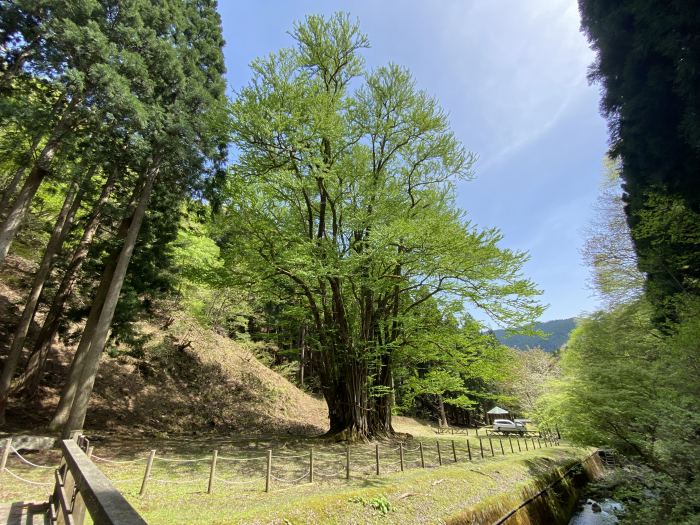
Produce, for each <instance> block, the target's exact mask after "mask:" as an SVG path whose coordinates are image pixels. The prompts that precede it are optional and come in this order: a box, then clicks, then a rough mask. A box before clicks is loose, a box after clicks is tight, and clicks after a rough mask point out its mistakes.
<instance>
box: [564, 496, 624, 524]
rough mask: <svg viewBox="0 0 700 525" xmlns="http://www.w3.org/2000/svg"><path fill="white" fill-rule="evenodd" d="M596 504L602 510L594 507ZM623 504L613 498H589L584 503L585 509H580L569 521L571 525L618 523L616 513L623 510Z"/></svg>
mask: <svg viewBox="0 0 700 525" xmlns="http://www.w3.org/2000/svg"><path fill="white" fill-rule="evenodd" d="M596 505H598V506H599V507H600V512H595V511H594V510H593V509H594V508H596ZM622 510H623V509H622V504H620V503H618V502H617V501H614V500H611V499H603V500H600V501H594V500H592V499H589V500H588V501H586V503H584V504H583V509H582V510H578V511H577V512H576V513H575V514H574V515H573V516H572V517H571V520H570V521H569V525H609V524H612V523H618V521H619V520H618V519H617V516H615V514H616V513H620V512H621V511H622Z"/></svg>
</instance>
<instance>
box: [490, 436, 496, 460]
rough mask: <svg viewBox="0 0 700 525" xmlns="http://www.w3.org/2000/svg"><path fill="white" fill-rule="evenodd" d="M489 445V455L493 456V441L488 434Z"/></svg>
mask: <svg viewBox="0 0 700 525" xmlns="http://www.w3.org/2000/svg"><path fill="white" fill-rule="evenodd" d="M489 447H491V457H493V456H495V455H496V454H494V452H493V441H491V436H489Z"/></svg>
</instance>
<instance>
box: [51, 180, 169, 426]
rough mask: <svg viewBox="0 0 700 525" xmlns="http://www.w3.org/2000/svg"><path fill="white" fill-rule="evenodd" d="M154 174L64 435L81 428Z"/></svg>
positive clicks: (136, 216) (134, 219)
mask: <svg viewBox="0 0 700 525" xmlns="http://www.w3.org/2000/svg"><path fill="white" fill-rule="evenodd" d="M157 175H158V168H153V170H152V171H151V172H150V173H149V174H148V178H147V179H146V181H145V184H144V187H143V191H142V192H141V195H140V197H139V201H138V204H137V206H136V209H135V210H134V214H133V217H132V221H131V225H130V226H129V231H128V232H127V234H126V238H125V239H124V245H123V247H122V249H121V252H120V253H119V257H118V258H117V263H116V266H115V268H114V274H113V276H112V277H111V279H109V288H108V290H107V294H106V297H105V301H104V305H103V307H102V308H101V312H100V316H99V319H98V321H97V323H96V325H95V331H94V334H92V337H91V338H90V344H89V352H88V353H87V355H86V356H85V359H84V362H83V366H82V371H81V374H80V380H79V389H78V391H77V392H76V393H75V398H74V399H73V404H72V406H71V410H70V415H69V416H68V421H66V424H65V425H64V426H63V432H62V434H63V436H64V438H67V437H68V436H70V433H71V431H72V430H79V429H82V428H83V424H84V422H85V414H86V413H87V407H88V402H89V401H90V396H91V394H92V388H93V386H94V384H95V376H96V375H97V369H98V368H99V363H100V356H101V355H102V350H103V349H104V346H105V343H106V342H107V337H108V335H109V329H110V327H111V325H112V318H113V317H114V311H115V309H116V307H117V302H118V301H119V294H120V293H121V288H122V285H123V284H124V277H125V276H126V271H127V268H128V266H129V261H130V260H131V255H132V253H133V251H134V246H135V244H136V239H137V237H138V234H139V230H140V229H141V224H142V222H143V217H144V215H145V213H146V207H147V206H148V200H149V198H150V195H151V190H152V189H153V183H154V181H155V179H156V176H157ZM86 337H87V336H86V334H83V338H82V339H85V338H86ZM82 339H81V344H82Z"/></svg>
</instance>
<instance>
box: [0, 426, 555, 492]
mask: <svg viewBox="0 0 700 525" xmlns="http://www.w3.org/2000/svg"><path fill="white" fill-rule="evenodd" d="M475 439H476V440H478V444H477V445H474V444H472V443H470V441H469V440H467V441H466V443H460V444H459V446H458V444H457V443H456V442H455V440H451V442H443V443H441V442H440V441H439V440H436V441H434V442H422V441H421V442H418V445H417V446H412V447H407V446H406V443H399V445H398V446H395V447H394V446H389V447H386V446H384V447H382V446H380V444H375V446H374V447H373V448H374V450H373V451H372V452H370V451H369V450H366V449H365V450H363V451H362V453H359V454H358V452H359V451H358V450H357V449H352V448H350V446H348V445H346V447H345V451H344V452H341V451H338V452H328V451H316V450H314V449H313V447H312V448H309V450H308V453H306V454H279V453H278V454H273V451H272V450H267V453H266V454H265V455H264V456H263V455H260V456H253V457H232V456H219V454H218V450H214V451H213V452H212V454H211V455H210V456H203V457H196V458H168V457H164V456H159V455H157V454H156V450H151V451H150V453H149V454H148V455H147V456H140V457H137V458H134V459H128V460H127V459H124V460H123V459H115V458H105V457H100V456H97V455H95V454H94V453H93V452H92V447H90V450H89V452H88V455H89V456H90V458H91V459H92V460H94V461H95V462H98V463H103V464H105V466H106V467H111V468H117V469H118V468H120V467H124V468H129V469H132V468H138V464H139V463H143V462H144V461H145V466H144V470H143V475H141V476H138V477H133V474H134V472H126V471H123V472H122V475H123V474H128V473H131V474H132V477H128V478H125V479H114V480H112V481H113V483H120V484H123V483H136V482H138V481H141V489H140V491H139V495H140V496H143V495H145V494H146V492H147V488H148V484H149V482H153V483H158V484H160V485H194V484H202V485H204V484H205V483H206V487H207V488H206V491H207V493H209V494H211V493H212V492H214V490H215V488H216V485H217V484H219V485H220V486H221V485H225V486H244V485H254V484H263V483H264V490H265V492H270V491H271V490H272V489H273V488H274V485H275V484H284V485H295V484H300V483H304V482H308V483H313V482H314V479H315V478H316V477H317V478H320V479H325V480H342V479H345V480H350V479H351V478H352V477H353V476H354V477H357V476H360V477H370V476H379V475H382V474H386V473H396V472H399V473H400V472H404V471H405V470H407V469H416V468H419V469H427V468H439V467H441V466H444V465H445V464H455V463H458V462H462V463H465V462H466V463H470V462H474V461H484V460H488V459H489V458H492V457H496V456H506V455H508V454H511V455H516V454H519V453H524V452H529V451H530V450H536V449H541V448H543V447H553V446H558V445H559V440H558V439H555V438H552V437H551V436H544V437H541V438H534V437H530V436H528V437H519V436H507V439H506V438H505V437H494V436H479V437H477V438H475ZM494 442H495V443H496V444H495V443H494ZM515 445H517V450H516V446H515ZM441 447H442V448H441ZM11 454H13V455H14V456H16V458H17V459H18V460H19V462H20V463H21V464H22V466H23V467H25V468H29V469H42V470H43V469H47V470H48V469H52V470H55V469H56V468H57V467H56V466H51V465H41V464H38V463H34V462H32V461H30V460H29V459H27V458H26V457H24V456H23V455H22V454H20V452H19V451H18V450H17V449H16V448H14V447H13V446H12V440H11V438H10V439H8V440H7V441H6V443H5V446H4V448H3V453H2V459H1V462H0V474H2V473H5V472H6V473H7V474H9V475H10V476H12V477H13V478H15V479H17V480H18V481H21V482H23V483H26V484H30V485H38V486H47V487H48V486H51V485H53V483H52V482H43V481H36V480H30V479H26V478H24V477H22V476H20V475H18V474H16V473H15V472H12V471H11V470H10V469H9V468H7V462H8V460H9V458H10V457H11V456H10V455H11ZM250 462H254V463H250ZM261 462H262V463H263V464H262V465H260V463H261ZM197 464H207V465H208V466H209V473H208V475H206V474H205V473H203V472H201V471H196V470H192V469H191V468H190V470H187V471H183V470H181V471H178V470H177V466H178V465H182V466H190V467H192V466H195V465H197ZM158 465H160V466H158ZM244 465H250V467H246V469H244V470H247V472H241V471H240V469H241V468H242V467H243V466H244ZM236 466H238V467H236ZM222 467H224V468H222ZM194 468H196V467H194ZM236 468H238V471H236ZM154 469H155V470H156V472H154ZM295 470H296V473H294V471H295ZM256 473H257V474H258V475H256ZM278 490H280V489H278Z"/></svg>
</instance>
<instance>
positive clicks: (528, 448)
mask: <svg viewBox="0 0 700 525" xmlns="http://www.w3.org/2000/svg"><path fill="white" fill-rule="evenodd" d="M523 441H524V442H525V451H526V452H528V451H529V450H530V447H528V446H527V438H525V439H523Z"/></svg>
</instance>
